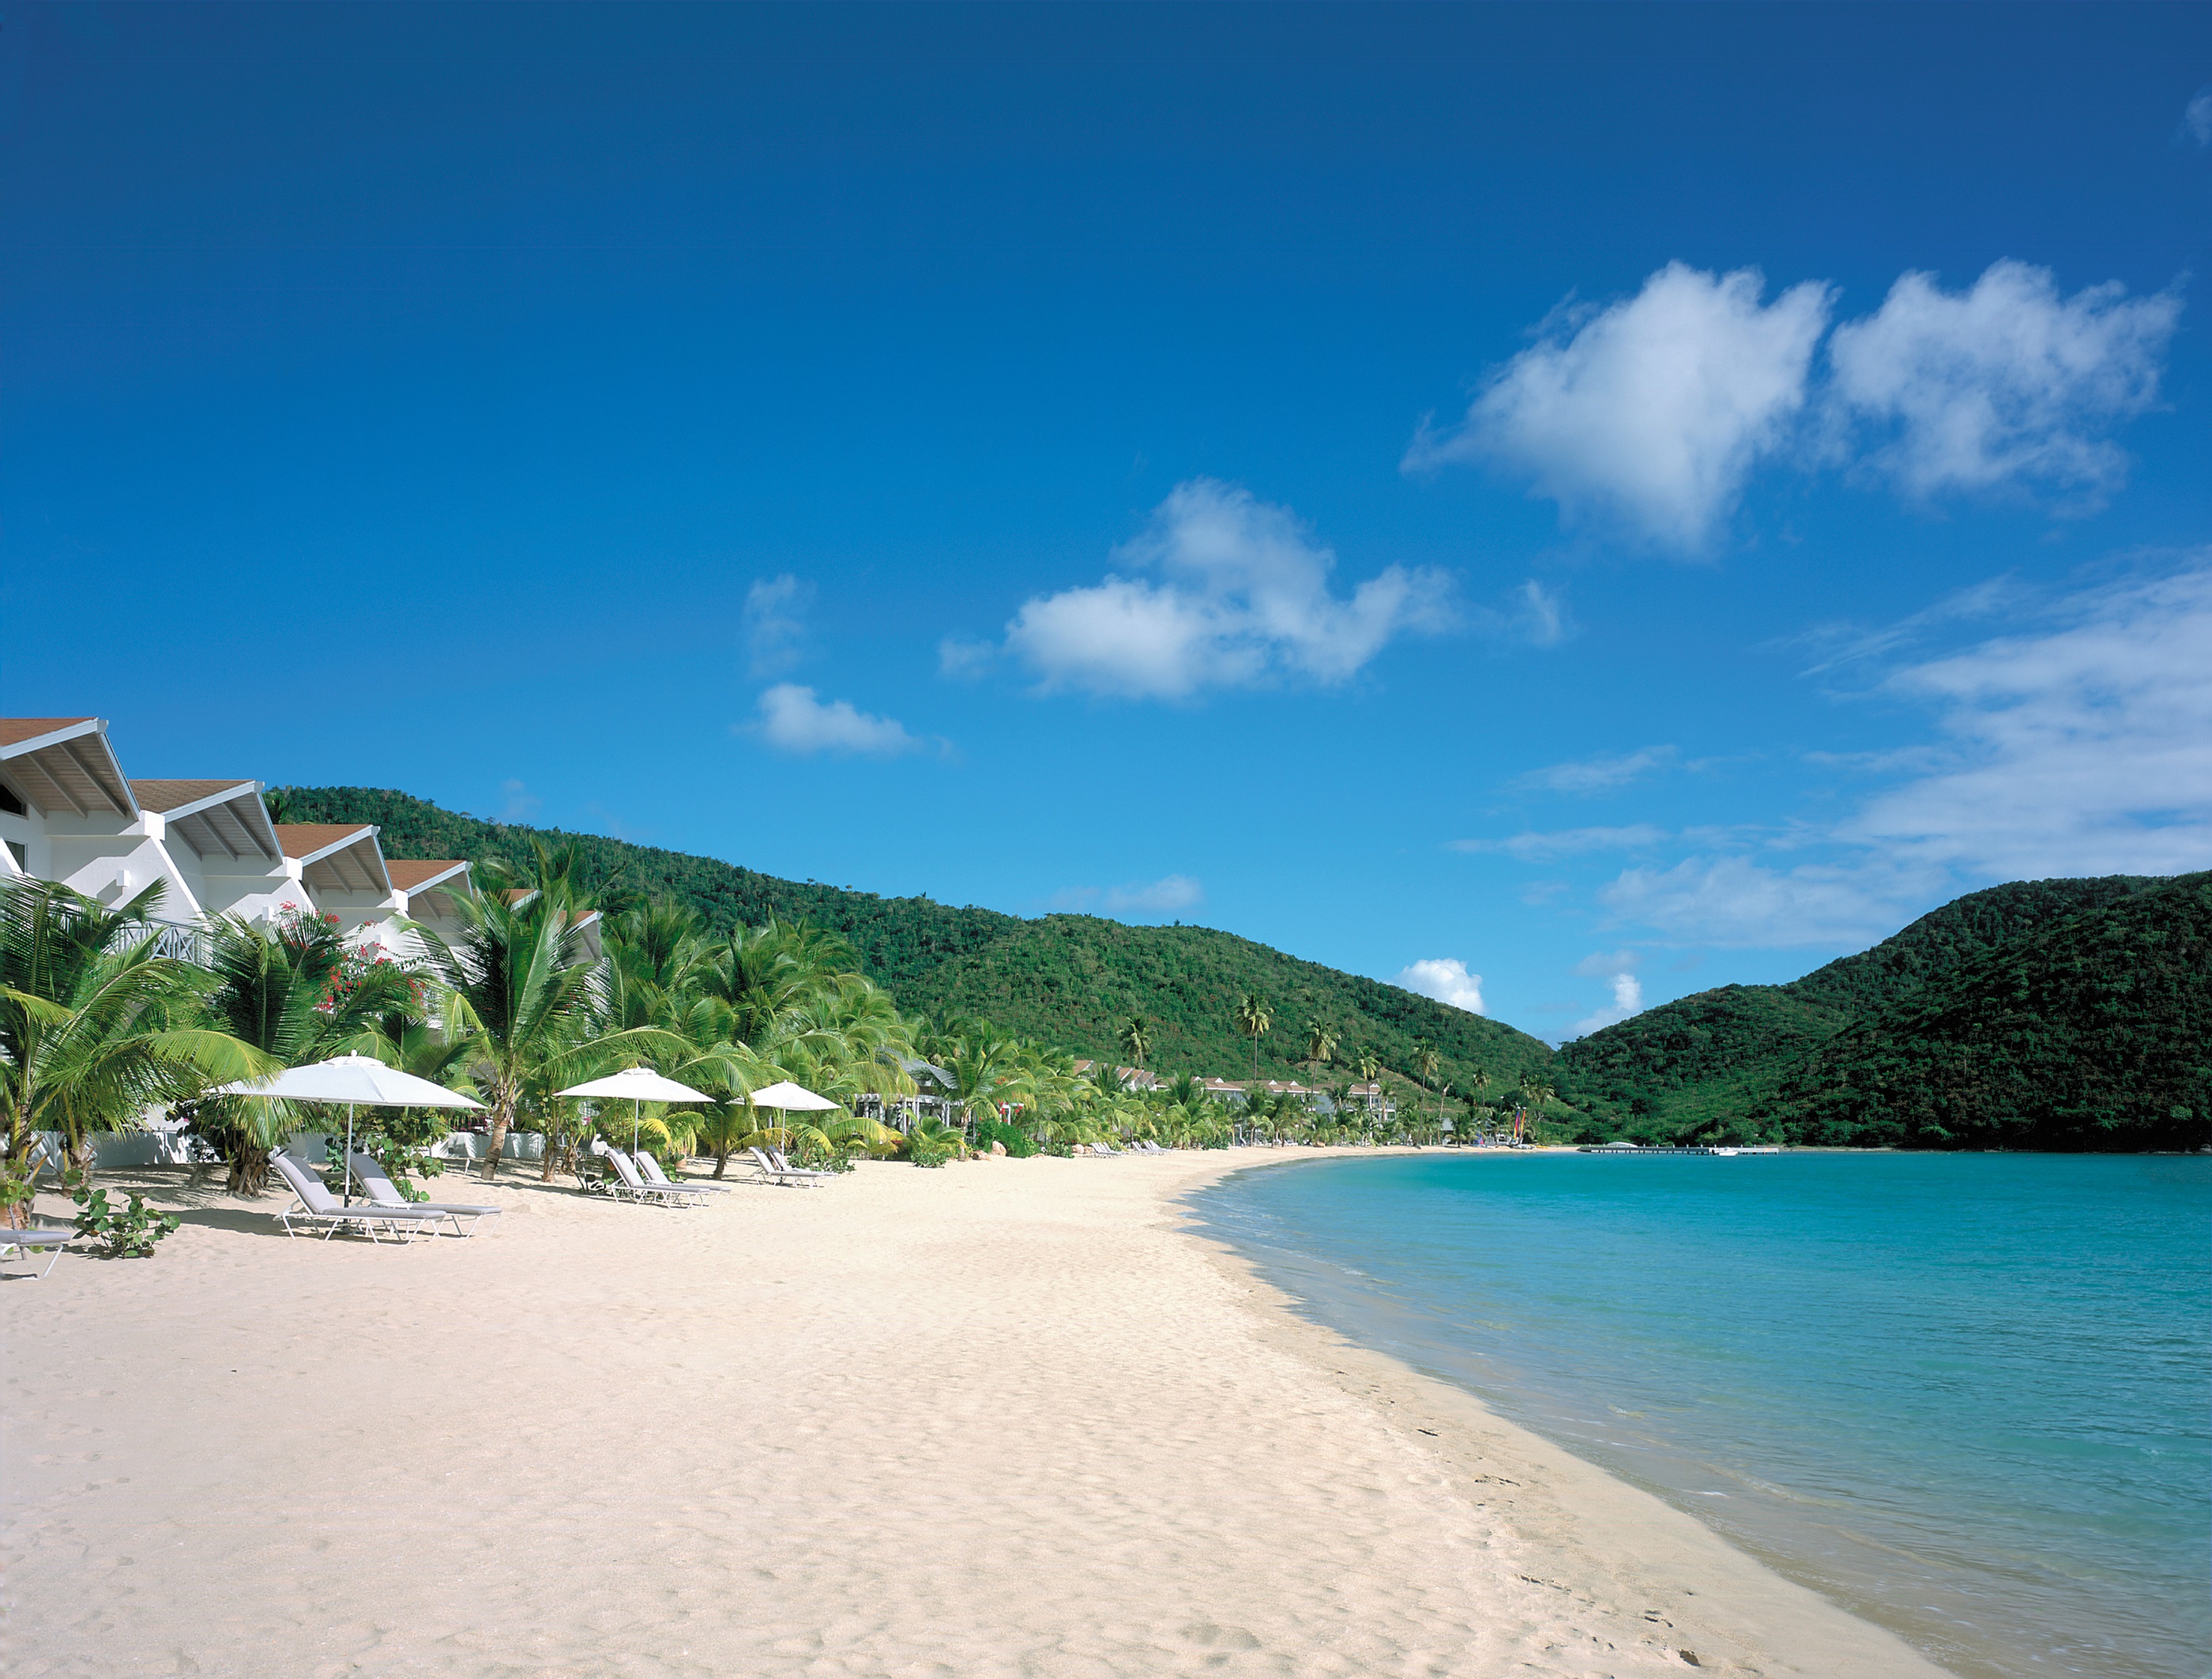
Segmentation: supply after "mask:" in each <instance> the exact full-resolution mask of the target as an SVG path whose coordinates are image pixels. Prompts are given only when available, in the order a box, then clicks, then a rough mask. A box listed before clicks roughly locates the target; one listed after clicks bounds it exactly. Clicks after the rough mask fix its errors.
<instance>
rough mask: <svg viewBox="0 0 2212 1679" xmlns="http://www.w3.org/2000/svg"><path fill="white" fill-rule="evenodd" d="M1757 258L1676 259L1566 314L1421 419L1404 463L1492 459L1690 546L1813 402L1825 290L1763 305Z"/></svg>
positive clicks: (1560, 496) (1561, 494)
mask: <svg viewBox="0 0 2212 1679" xmlns="http://www.w3.org/2000/svg"><path fill="white" fill-rule="evenodd" d="M1764 289H1765V282H1764V281H1763V280H1762V279H1761V277H1760V276H1759V272H1758V271H1757V270H1755V269H1748V268H1746V269H1738V270H1736V271H1735V272H1733V273H1729V274H1723V275H1715V274H1708V273H1704V272H1701V271H1699V270H1697V269H1693V268H1689V267H1686V266H1685V265H1683V264H1681V263H1679V262H1677V263H1669V264H1668V265H1667V266H1666V267H1664V268H1662V269H1661V270H1660V271H1658V272H1657V273H1656V274H1654V275H1652V276H1651V277H1650V279H1648V280H1646V281H1645V282H1644V289H1643V290H1641V291H1640V292H1638V294H1637V295H1635V296H1634V297H1632V298H1631V299H1629V300H1627V301H1625V302H1620V303H1616V304H1613V306H1612V307H1609V308H1607V309H1604V310H1602V311H1600V312H1598V313H1595V314H1589V313H1586V312H1580V313H1578V312H1574V311H1568V312H1566V313H1565V316H1564V319H1561V322H1560V328H1561V329H1571V330H1559V329H1555V330H1553V331H1552V332H1549V333H1547V335H1546V336H1544V337H1543V338H1541V340H1540V341H1539V342H1538V343H1537V344H1534V346H1532V347H1531V348H1529V349H1528V350H1523V351H1522V352H1521V354H1520V355H1518V356H1515V357H1514V358H1513V360H1512V361H1510V362H1508V363H1507V364H1506V365H1505V367H1504V368H1502V369H1501V370H1500V371H1499V372H1498V374H1496V375H1495V376H1493V377H1492V380H1490V382H1489V383H1488V384H1487V385H1486V386H1485V387H1484V388H1483V390H1482V392H1481V393H1480V395H1479V396H1477V397H1476V398H1475V399H1474V405H1472V406H1471V407H1470V408H1469V409H1468V414H1467V419H1466V421H1465V423H1463V424H1462V425H1461V426H1459V427H1457V428H1456V429H1452V430H1449V431H1445V432H1441V433H1438V432H1432V431H1431V430H1430V429H1428V428H1427V427H1426V426H1425V425H1424V427H1423V428H1422V429H1421V432H1420V434H1419V435H1418V436H1417V437H1416V438H1415V439H1414V441H1413V447H1411V448H1410V449H1409V450H1408V451H1407V455H1406V461H1405V464H1406V465H1407V467H1408V468H1419V467H1425V466H1433V465H1439V464H1442V463H1444V462H1449V461H1463V460H1480V459H1487V460H1493V461H1497V462H1499V463H1502V464H1503V465H1505V466H1506V467H1508V468H1509V469H1510V470H1513V471H1518V472H1521V473H1523V474H1525V475H1527V476H1528V477H1529V478H1532V479H1533V480H1534V484H1535V487H1536V489H1537V490H1538V492H1539V493H1540V494H1541V495H1544V496H1548V497H1550V498H1551V499H1553V500H1554V501H1556V502H1559V505H1560V507H1561V509H1562V510H1563V511H1564V512H1565V513H1567V514H1576V513H1577V512H1580V511H1583V510H1584V509H1589V510H1595V511H1601V512H1605V513H1609V514H1614V515H1617V516H1620V517H1621V518H1624V519H1625V520H1627V522H1629V523H1630V524H1631V525H1632V526H1635V527H1637V528H1638V529H1640V530H1642V531H1643V532H1645V533H1646V534H1648V535H1649V536H1650V537H1651V538H1654V539H1655V540H1656V541H1659V542H1662V543H1664V544H1668V545H1670V546H1673V547H1675V548H1680V549H1685V550H1694V549H1698V548H1700V547H1702V546H1704V545H1705V542H1706V540H1707V539H1708V538H1709V537H1710V536H1711V532H1712V530H1713V527H1714V526H1716V525H1717V523H1718V522H1719V521H1720V520H1722V519H1723V518H1724V517H1725V516H1726V515H1727V514H1728V513H1729V510H1730V508H1733V507H1734V506H1735V500H1736V496H1737V495H1738V494H1739V492H1740V491H1741V489H1742V487H1743V484H1744V480H1745V478H1747V476H1748V475H1749V473H1750V471H1751V469H1752V467H1753V464H1754V463H1755V462H1756V461H1757V460H1758V459H1759V457H1760V456H1761V455H1762V454H1765V453H1771V452H1772V451H1773V450H1775V449H1777V448H1778V447H1781V446H1782V445H1783V444H1784V441H1786V440H1787V436H1788V433H1789V428H1790V423H1791V422H1792V421H1793V420H1794V418H1795V417H1796V415H1797V414H1798V412H1799V411H1801V410H1802V408H1803V407H1804V405H1805V401H1806V382H1807V377H1808V370H1809V368H1810V367H1811V364H1812V359H1813V350H1814V345H1815V344H1817V343H1818V342H1819V341H1820V333H1821V332H1822V330H1823V329H1824V328H1825V327H1826V325H1827V319H1828V308H1829V289H1828V288H1827V287H1826V286H1825V285H1820V284H1814V283H1806V284H1802V285H1798V286H1793V287H1791V288H1790V289H1789V290H1788V291H1785V292H1784V293H1783V294H1782V295H1780V296H1779V297H1778V298H1776V299H1775V300H1774V301H1773V302H1772V303H1770V304H1762V303H1761V302H1760V301H1759V299H1760V295H1761V293H1762V292H1763V290H1764Z"/></svg>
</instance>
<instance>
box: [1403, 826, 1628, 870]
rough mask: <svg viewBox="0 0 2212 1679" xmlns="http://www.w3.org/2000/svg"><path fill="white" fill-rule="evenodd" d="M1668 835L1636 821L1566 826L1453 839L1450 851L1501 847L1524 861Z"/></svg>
mask: <svg viewBox="0 0 2212 1679" xmlns="http://www.w3.org/2000/svg"><path fill="white" fill-rule="evenodd" d="M1667 837H1668V833H1667V830H1665V829H1664V828H1655V827H1653V826H1652V825H1651V824H1650V823H1648V822H1635V823H1631V824H1628V825H1627V826H1626V827H1623V828H1562V829H1558V830H1554V831H1553V832H1551V833H1547V834H1544V833H1527V834H1514V835H1511V836H1509V837H1507V838H1505V839H1498V840H1482V839H1462V840H1451V841H1449V842H1448V843H1446V846H1445V849H1447V850H1450V851H1498V852H1503V853H1504V855H1507V856H1509V857H1518V858H1520V859H1521V860H1522V861H1524V862H1530V861H1536V860H1538V859H1541V858H1547V857H1573V856H1579V855H1582V854H1583V853H1585V852H1590V851H1640V850H1643V849H1646V848H1647V847H1650V846H1654V845H1657V844H1658V843H1660V842H1662V840H1664V839H1666V838H1667Z"/></svg>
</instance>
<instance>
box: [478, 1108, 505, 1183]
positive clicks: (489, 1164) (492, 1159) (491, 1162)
mask: <svg viewBox="0 0 2212 1679" xmlns="http://www.w3.org/2000/svg"><path fill="white" fill-rule="evenodd" d="M505 1147H507V1110H506V1109H505V1108H504V1107H498V1108H494V1109H493V1110H492V1112H491V1135H490V1137H489V1139H488V1140H487V1141H486V1142H485V1144H484V1163H483V1179H484V1182H485V1183H490V1182H491V1181H492V1180H493V1179H494V1178H495V1177H498V1176H499V1153H500V1151H501V1149H503V1148H505Z"/></svg>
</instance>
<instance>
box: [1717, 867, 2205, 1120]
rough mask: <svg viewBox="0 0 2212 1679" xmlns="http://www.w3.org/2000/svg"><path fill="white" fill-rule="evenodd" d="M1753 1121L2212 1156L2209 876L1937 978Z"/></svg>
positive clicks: (2115, 906) (1849, 1029)
mask: <svg viewBox="0 0 2212 1679" xmlns="http://www.w3.org/2000/svg"><path fill="white" fill-rule="evenodd" d="M1755 1117H1756V1118H1758V1119H1759V1120H1761V1121H1763V1122H1764V1123H1765V1125H1766V1126H1768V1127H1769V1128H1778V1129H1779V1131H1780V1132H1781V1134H1782V1135H1784V1136H1785V1137H1786V1138H1787V1139H1788V1140H1789V1141H1792V1142H1799V1143H1827V1144H1849V1145H1867V1144H1876V1145H1886V1146H1890V1147H1936V1148H2012V1147H2033V1148H2069V1149H2142V1148H2198V1147H2205V1146H2206V1145H2208V1144H2212V873H2207V874H2193V875H2185V876H2183V877H2182V878H2181V879H2179V880H2177V881H2175V882H2173V883H2172V885H2167V886H2165V887H2163V888H2162V889H2160V890H2156V891H2134V892H2130V893H2128V894H2125V895H2122V896H2118V897H2115V898H2114V899H2112V900H2111V901H2109V902H2108V903H2106V905H2105V906H2104V907H2101V908H2099V909H2093V910H2091V911H2089V912H2088V913H2087V914H2085V915H2080V916H2071V917H2068V918H2066V919H2064V920H2062V921H2060V922H2057V925H2055V926H2052V927H2050V928H2046V929H2045V930H2044V931H2042V932H2039V933H2034V934H2028V935H2027V936H2024V937H2022V938H2020V939H2016V940H2013V941H2011V942H2009V943H2007V944H2004V945H2002V946H1999V947H1998V948H1997V949H1996V950H1994V951H1991V952H1989V953H1988V954H1987V955H1984V956H1982V957H1979V958H1975V959H1973V960H1972V961H1969V962H1966V963H1965V964H1961V965H1960V966H1959V967H1957V968H1954V969H1952V970H1948V971H1947V972H1941V973H1937V974H1935V975H1932V976H1929V978H1928V980H1927V981H1926V982H1924V983H1923V984H1921V985H1919V986H1917V987H1916V988H1914V989H1911V990H1910V991H1908V992H1906V993H1905V995H1902V996H1900V997H1899V998H1898V999H1897V1000H1896V1001H1893V1002H1890V1003H1887V1004H1886V1005H1884V1006H1882V1007H1879V1008H1876V1009H1874V1010H1872V1011H1870V1012H1869V1013H1865V1014H1863V1015H1861V1016H1860V1017H1859V1018H1858V1019H1856V1020H1854V1021H1852V1022H1851V1024H1850V1025H1848V1026H1846V1027H1845V1028H1844V1030H1843V1031H1840V1032H1838V1033H1837V1034H1836V1035H1835V1036H1834V1037H1832V1038H1831V1039H1829V1040H1828V1041H1827V1042H1826V1043H1823V1044H1821V1045H1820V1047H1819V1048H1818V1049H1815V1050H1814V1052H1813V1053H1812V1054H1810V1055H1807V1056H1805V1057H1804V1058H1803V1059H1802V1061H1800V1062H1798V1063H1797V1064H1796V1066H1795V1067H1793V1068H1790V1070H1789V1071H1788V1072H1787V1073H1786V1074H1784V1075H1783V1076H1782V1077H1781V1078H1780V1079H1779V1080H1778V1087H1777V1090H1776V1092H1775V1095H1774V1098H1773V1100H1772V1103H1771V1106H1770V1107H1769V1109H1768V1110H1767V1111H1766V1113H1765V1114H1764V1115H1761V1116H1755Z"/></svg>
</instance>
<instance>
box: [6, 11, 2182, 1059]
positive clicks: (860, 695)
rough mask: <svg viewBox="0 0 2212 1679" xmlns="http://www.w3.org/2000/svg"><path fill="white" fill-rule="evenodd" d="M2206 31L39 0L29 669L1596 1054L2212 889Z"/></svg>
mask: <svg viewBox="0 0 2212 1679" xmlns="http://www.w3.org/2000/svg"><path fill="white" fill-rule="evenodd" d="M2208 228H2212V9H2208V8H2206V7H2203V6H2183V5H2160V6H2151V7H2146V8H2130V7H2127V6H2121V5H2098V6H2091V7H2082V8H2070V9H2069V8H2066V7H2036V8H2021V9H2012V8H2005V7H1984V6H1972V7H1966V8H1960V9H1952V8H1947V7H1942V6H1935V5H1927V6H1910V7H1905V6H1898V7H1845V8H1841V9H1827V8H1823V7H1820V6H1812V5H1803V6H1800V5H1786V6H1785V5H1776V6H1771V7H1763V8H1762V7H1751V8H1723V9H1703V8H1689V9H1674V8H1669V7H1664V6H1656V5H1652V6H1643V5H1638V6H1631V7H1627V8H1625V9H1607V8H1603V7H1586V6H1559V7H1541V8H1510V7H1499V8H1481V9H1455V8H1449V7H1422V8H1416V9H1393V8H1389V7H1385V6H1358V7H1352V8H1346V9H1332V8H1328V7H1325V6H1323V7H1297V8H1265V7H1262V8H1246V7H1233V8H1209V7H1204V6H1177V7H1137V6H1118V5H1117V6H1104V7H1097V8H1086V7H1054V6H1035V7H1000V8H972V9H971V8H956V9H937V8H933V7H929V6H919V5H917V6H897V7H892V8H888V9H868V8H858V7H854V8H836V9H831V8H818V9H810V8H795V7H794V8H757V9H755V8H745V9H736V8H731V9H723V8H716V7H711V6H704V5H700V6H680V7H673V8H667V9H659V8H654V7H650V6H619V7H608V8H593V7H590V6H580V7H564V8H551V7H541V8H519V7H511V6H493V7H487V8H483V9H474V8H471V7H469V6H466V5H441V6H435V7H426V8H419V9H417V8H409V7H404V6H369V7H357V8H356V7H345V6H315V7H294V8H258V7H257V8H227V7H197V6H192V5H160V6H151V7H136V8H134V7H124V6H89V5H87V6H32V7H25V6H11V5H0V712H4V713H6V714H8V715H84V714H92V715H100V716H103V717H106V718H108V719H110V720H111V725H112V728H111V738H112V739H113V740H114V742H115V744H116V745H117V748H118V751H119V753H120V754H121V756H122V757H123V760H124V763H125V767H126V769H127V770H129V771H130V773H131V774H133V775H137V776H222V775H237V776H253V777H258V778H259V779H261V780H263V781H264V782H270V783H271V784H278V783H287V782H290V783H301V784H309V785H325V784H349V785H367V786H380V787H392V788H402V789H404V790H406V791H408V792H410V793H414V794H419V795H421V796H422V797H425V798H428V799H431V800H435V801H437V802H438V803H440V804H441V805H444V806H448V807H450V808H453V809H459V810H465V811H468V812H473V813H475V814H477V815H479V816H485V817H495V818H504V819H508V820H517V821H528V822H532V823H537V824H550V825H559V826H562V827H566V828H570V829H576V830H589V831H595V832H602V833H606V834H611V835H614V836H618V837H622V838H627V839H633V840H637V841H640V842H643V843H652V844H656V845H663V846H669V847H672V848H675V849H679V850H685V851H695V852H702V853H706V854H708V855H714V856H719V857H723V858H726V859H729V860H730V861H735V862H740V863H744V864H745V865H747V866H749V867H755V868H759V869H763V870H766V871H768V872H769V873H775V874H781V875H785V876H788V877H791V878H794V879H815V880H820V881H824V882H828V883H829V884H831V885H841V886H847V885H848V886H853V887H856V888H859V889H861V890H864V891H875V892H882V893H887V894H898V895H905V894H917V893H927V894H928V895H929V896H930V897H934V898H936V899H938V900H939V901H940V902H945V903H976V904H982V905H987V906H989V907H991V908H994V909H1002V910H1006V911H1010V912H1012V913H1016V914H1022V915H1035V914H1041V913H1045V912H1048V911H1052V910H1061V909H1073V910H1080V911H1085V912H1089V913H1095V914H1101V915H1107V916H1116V917H1119V918H1121V919H1124V920H1130V921H1174V920H1181V921H1183V922H1198V923H1202V924H1205V925H1207V926H1212V927H1220V928H1229V929H1231V930H1233V931H1235V932H1237V933H1240V934H1246V935H1248V936H1249V937H1252V938H1255V939H1258V940H1263V941H1265V942H1267V943H1268V944H1272V945H1274V946H1279V947H1281V948H1283V949H1285V950H1289V951H1291V952H1296V953H1297V954H1299V955H1301V956H1304V957H1308V958H1313V959H1315V960H1318V961H1322V962H1325V963H1328V964H1333V965H1335V966H1338V967H1341V968H1346V969H1349V970H1354V971H1358V972H1361V973H1365V974H1370V975H1373V976H1376V977H1378V978H1382V979H1385V980H1395V981H1396V982H1400V983H1402V984H1406V985H1408V986H1411V987H1413V989H1419V990H1422V991H1425V992H1427V993H1428V994H1429V995H1434V996H1437V997H1439V998H1440V999H1442V1000H1443V1001H1447V1002H1449V1003H1452V1004H1454V1005H1455V1006H1457V1007H1468V1008H1475V1009H1479V1010H1480V1011H1481V1012H1483V1013H1487V1014H1489V1015H1491V1016H1492V1017H1493V1018H1495V1019H1502V1020H1505V1021H1508V1022H1510V1023H1511V1024H1513V1025H1516V1026H1519V1027H1521V1028H1522V1029H1523V1030H1526V1031H1531V1032H1534V1033H1536V1034H1538V1035H1539V1036H1541V1037H1546V1038H1548V1039H1552V1040H1554V1041H1557V1040H1559V1039H1560V1038H1562V1037H1571V1036H1575V1035H1578V1034H1580V1033H1583V1032H1586V1031H1592V1030H1595V1029H1596V1028H1597V1027H1599V1026H1601V1025H1606V1024H1607V1023H1609V1022H1610V1021H1612V1020H1614V1019H1620V1018H1623V1017H1624V1016H1625V1015H1626V1014H1627V1013H1632V1012H1634V1011H1635V1010H1637V1009H1638V1008H1642V1007H1650V1006H1651V1005H1653V1004H1655V1003H1658V1002H1662V1001H1667V1000H1669V999H1671V998H1674V997H1677V996H1680V995H1685V994H1687V993H1690V992H1693V991H1698V990H1702V989H1706V988H1708V987H1711V986H1716V985H1721V984H1726V983H1729V982H1746V983H1749V982H1775V981H1781V980H1786V979H1790V978H1792V977H1795V976H1797V975H1799V974H1802V973H1804V972H1806V971H1808V970H1811V969H1812V968H1814V967H1816V966H1818V965H1819V964H1821V963H1823V962H1825V961H1827V960H1829V959H1831V958H1833V957H1835V956H1838V955H1841V954H1844V953H1846V952H1850V951H1854V950H1858V949H1863V948H1864V947H1866V946H1868V945H1869V944H1872V943H1874V942H1875V941H1877V940H1880V939H1881V938H1882V937H1884V936H1886V935H1887V934H1889V933H1892V932H1893V931H1895V930H1896V929H1897V928H1899V927H1901V926H1903V925H1904V924H1905V922H1908V921H1910V920H1911V919H1912V918H1913V917H1914V916H1918V915H1920V914H1923V913H1924V912H1926V911H1927V910H1928V909H1932V908H1934V907H1936V905H1938V904H1940V903H1944V902H1946V901H1947V900H1948V899H1949V898H1951V897H1955V896H1957V895H1958V894H1960V893H1961V892H1964V891H1972V890H1975V889H1977V888H1979V887H1983V886H1987V885H1993V884H1996V883H1997V882H2000V881H2004V880H2008V879H2033V878H2039V877H2043V876H2050V875H2070V874H2089V873H2115V872H2127V873H2174V872H2179V871H2182V870H2186V869H2194V868H2203V867H2208V866H2212V470H2208V469H2209V468H2212V356H2208V352H2207V347H2206V334H2205V332H2204V330H2203V329H2204V320H2205V309H2206V300H2205V298H2204V295H2203V293H2204V290H2205V286H2206V281H2205V279H2204V277H2203V270H2204V269H2205V266H2206V255H2207V245H2208V240H2207V235H2208Z"/></svg>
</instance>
